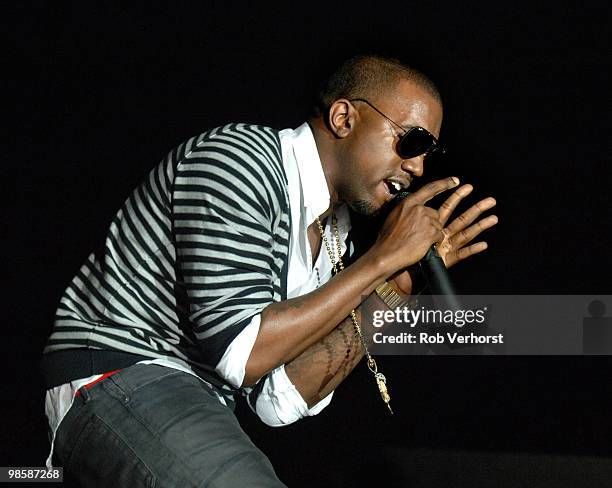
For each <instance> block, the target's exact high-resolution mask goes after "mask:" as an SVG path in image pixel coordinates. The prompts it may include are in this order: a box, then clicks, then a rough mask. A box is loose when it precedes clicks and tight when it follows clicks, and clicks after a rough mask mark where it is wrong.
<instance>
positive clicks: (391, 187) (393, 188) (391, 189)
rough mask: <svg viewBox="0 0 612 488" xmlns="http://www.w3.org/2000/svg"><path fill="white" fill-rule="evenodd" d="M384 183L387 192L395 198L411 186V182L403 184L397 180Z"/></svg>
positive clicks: (388, 180)
mask: <svg viewBox="0 0 612 488" xmlns="http://www.w3.org/2000/svg"><path fill="white" fill-rule="evenodd" d="M384 183H385V187H386V188H387V192H388V193H389V195H391V196H395V195H397V194H398V193H399V192H401V191H402V190H405V189H406V188H408V185H409V184H410V183H409V182H408V183H406V184H402V183H400V182H399V181H397V180H395V179H387V180H384Z"/></svg>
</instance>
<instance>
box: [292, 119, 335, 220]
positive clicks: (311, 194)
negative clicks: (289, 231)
mask: <svg viewBox="0 0 612 488" xmlns="http://www.w3.org/2000/svg"><path fill="white" fill-rule="evenodd" d="M292 145H293V154H294V156H295V160H296V162H297V166H298V170H299V173H300V180H301V183H302V194H303V198H304V201H303V205H304V207H305V208H306V209H307V211H308V213H309V214H310V215H309V217H310V218H311V219H312V220H311V222H312V221H313V220H314V218H315V217H318V216H319V215H321V214H322V213H323V212H325V211H326V210H327V209H328V208H329V205H330V195H329V189H328V188H327V180H326V179H325V173H323V165H322V163H321V158H320V157H319V151H318V150H317V145H316V143H315V139H314V135H313V133H312V130H311V129H310V126H309V125H308V123H307V122H304V123H303V124H302V125H300V126H299V127H298V128H297V129H295V130H294V131H293V144H292Z"/></svg>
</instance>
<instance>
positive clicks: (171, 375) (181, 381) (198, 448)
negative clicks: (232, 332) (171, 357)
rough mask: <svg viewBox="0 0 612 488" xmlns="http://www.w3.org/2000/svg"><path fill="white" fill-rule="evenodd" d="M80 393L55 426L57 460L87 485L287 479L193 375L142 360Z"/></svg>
mask: <svg viewBox="0 0 612 488" xmlns="http://www.w3.org/2000/svg"><path fill="white" fill-rule="evenodd" d="M80 392H81V394H80V396H78V397H77V398H75V401H74V405H73V406H72V407H71V408H70V410H69V411H68V413H67V414H66V417H64V420H63V421H62V423H61V424H60V427H59V429H58V431H57V436H56V440H55V451H54V464H55V465H57V466H63V467H64V469H65V470H66V471H67V472H68V473H70V474H71V475H72V476H74V477H75V478H76V479H78V481H79V482H80V483H81V484H82V485H83V486H86V487H90V486H104V487H105V488H107V487H109V486H117V487H130V488H132V487H139V486H143V487H144V486H146V487H153V486H156V487H185V488H186V487H211V488H226V487H227V488H237V487H238V488H249V487H284V486H285V485H284V484H283V483H281V482H280V481H279V480H278V478H277V477H276V474H275V473H274V470H273V468H272V465H271V464H270V461H269V460H268V458H267V457H266V456H265V455H264V454H263V453H262V452H261V451H260V450H259V449H258V448H257V447H256V446H255V445H254V444H253V443H252V442H251V440H250V439H249V438H248V436H247V435H246V434H245V433H244V432H243V430H242V429H241V427H240V425H239V424H238V421H237V420H236V417H235V416H234V414H233V412H232V411H231V410H230V409H229V408H228V407H226V406H224V405H222V404H221V403H220V402H219V400H218V399H217V398H216V397H215V396H214V394H213V393H212V392H211V390H210V389H209V387H208V386H207V385H206V384H204V383H203V382H202V381H200V380H198V379H197V378H195V377H193V376H192V375H189V374H187V373H184V372H182V371H177V370H173V369H169V368H165V367H162V366H157V365H140V364H136V365H134V366H130V367H128V368H126V369H124V370H122V371H120V372H119V373H117V374H115V375H113V376H110V377H109V378H106V379H105V380H103V381H102V382H100V383H98V384H96V385H94V386H93V387H92V388H91V389H89V390H86V389H84V388H82V389H81V390H80Z"/></svg>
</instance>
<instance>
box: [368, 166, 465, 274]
mask: <svg viewBox="0 0 612 488" xmlns="http://www.w3.org/2000/svg"><path fill="white" fill-rule="evenodd" d="M458 184H459V179H458V178H455V177H450V178H444V179H443V180H437V181H432V182H431V183H428V184H426V185H424V186H423V187H422V188H420V189H419V190H418V191H416V192H414V193H413V194H411V195H409V196H408V197H406V198H405V199H404V200H402V201H401V202H400V203H399V204H398V205H397V206H396V207H395V208H394V209H393V210H392V211H391V212H390V213H389V216H388V217H387V219H386V220H385V222H384V224H383V225H382V227H381V229H380V232H379V234H378V238H377V240H376V242H375V243H374V245H373V246H372V248H371V249H370V251H369V252H373V253H375V254H374V255H375V256H376V257H377V260H378V262H381V263H383V266H384V268H385V269H386V270H387V272H388V274H392V273H394V272H395V271H397V270H400V269H405V268H407V267H408V266H410V265H412V264H415V263H417V262H419V261H420V260H421V259H422V258H423V256H425V254H426V253H427V251H428V250H429V248H430V247H431V246H432V245H433V244H435V243H436V242H441V241H442V240H443V239H444V233H443V232H442V229H443V225H442V223H441V222H440V215H439V213H438V211H437V210H435V209H433V208H429V207H426V206H425V204H426V203H427V202H428V201H429V200H431V199H432V198H434V197H435V196H436V195H439V194H440V193H442V192H445V191H446V190H450V189H451V188H454V187H456V186H457V185H458Z"/></svg>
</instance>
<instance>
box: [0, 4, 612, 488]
mask: <svg viewBox="0 0 612 488" xmlns="http://www.w3.org/2000/svg"><path fill="white" fill-rule="evenodd" d="M245 4H246V2H245ZM245 4H242V3H234V4H225V5H224V6H221V4H220V3H219V4H218V3H217V2H198V3H197V4H193V5H191V4H185V3H181V5H182V6H181V7H175V6H170V5H169V4H166V5H164V6H157V5H152V4H144V3H143V4H139V5H137V4H135V3H132V2H121V3H120V2H114V3H111V2H96V4H95V5H93V3H91V4H87V5H84V2H61V3H60V2H28V3H19V5H18V6H14V7H12V11H5V16H4V19H5V20H4V22H5V23H6V25H7V27H8V30H9V34H10V35H9V38H8V41H7V43H6V45H7V47H8V57H5V70H4V78H5V79H4V81H5V83H6V84H7V86H6V89H5V94H6V95H8V98H9V100H8V102H9V103H8V105H7V106H8V107H10V108H15V109H16V110H15V112H13V111H11V110H9V111H7V112H6V113H5V126H6V127H7V129H9V130H7V131H5V138H6V140H5V147H6V148H7V149H8V151H7V153H5V156H6V159H5V161H4V164H3V165H2V171H3V173H4V176H3V178H2V180H3V187H4V196H5V201H6V202H7V204H8V205H7V207H8V208H6V207H5V222H4V225H3V228H4V231H5V232H4V236H5V237H4V238H3V241H4V243H5V245H6V249H5V251H4V253H3V256H4V266H3V267H4V269H5V276H6V277H5V280H6V281H5V286H6V291H8V293H5V296H8V297H9V300H8V303H5V310H6V311H8V314H7V316H6V317H5V320H4V334H3V341H2V342H3V346H4V349H5V350H4V352H3V357H4V358H5V360H6V364H7V368H6V369H5V370H4V374H3V377H4V378H3V382H2V383H3V386H4V388H3V395H2V401H1V403H2V410H3V411H2V420H3V424H6V425H5V426H3V428H2V436H3V439H2V453H1V454H2V456H1V457H0V464H1V465H4V466H7V465H29V466H33V465H34V466H36V465H38V466H40V465H43V463H44V458H45V457H46V453H47V444H46V431H45V429H46V428H45V419H44V415H43V406H42V405H43V395H44V393H43V391H42V385H41V382H40V379H39V377H38V369H37V368H38V361H39V357H40V353H41V351H42V348H43V347H44V343H45V340H46V338H47V336H48V335H49V333H50V330H51V326H52V322H53V315H54V311H55V307H56V305H57V302H58V300H59V297H60V295H61V293H62V291H63V290H64V288H65V287H66V286H67V284H68V282H69V281H70V279H71V278H72V276H73V274H74V273H75V272H76V271H77V269H78V267H79V266H80V265H81V263H82V262H83V261H84V259H85V258H86V256H87V254H88V253H89V252H90V250H91V249H92V248H93V247H94V246H95V245H97V243H99V242H100V240H101V239H103V237H104V235H105V232H106V227H107V225H108V224H109V223H110V220H111V219H112V217H113V215H114V213H115V212H116V210H117V209H118V208H119V207H120V206H121V204H122V203H123V201H124V199H125V198H126V197H127V195H128V194H129V192H130V191H131V190H132V189H133V188H134V187H135V186H136V185H137V184H138V183H139V181H140V180H141V179H142V178H143V177H144V176H145V175H146V173H147V172H148V170H149V169H150V168H151V167H152V166H153V165H155V164H156V163H157V162H158V161H159V160H160V159H161V158H162V157H163V156H164V155H165V154H166V153H167V152H168V150H169V149H171V148H172V147H174V146H175V145H177V144H178V143H180V142H182V141H183V140H185V139H187V138H188V137H190V136H192V135H194V134H197V133H199V132H201V131H203V130H204V129H206V128H210V127H213V126H217V125H221V124H224V123H226V122H231V121H235V122H239V121H241V122H255V123H262V124H265V125H269V126H272V127H276V128H284V127H295V126H297V125H299V124H300V123H301V122H302V121H303V119H304V117H305V115H306V113H307V110H308V108H309V102H310V95H311V93H312V92H313V90H314V89H315V88H316V86H317V82H318V80H320V78H321V77H322V76H324V75H325V74H326V73H327V72H328V71H329V70H330V69H331V68H333V67H334V66H335V65H336V64H337V63H338V62H339V61H340V60H342V59H344V58H346V57H348V56H351V55H353V54H356V53H361V52H379V53H382V54H388V55H392V56H397V57H401V58H402V59H404V60H405V61H407V62H408V63H411V64H413V65H414V66H415V67H417V68H420V69H422V70H423V71H425V72H426V73H428V74H429V75H430V76H431V77H432V78H433V79H434V80H435V81H436V83H437V84H438V86H439V88H440V90H441V92H442V95H443V99H444V104H445V120H444V124H443V130H442V139H443V140H444V142H445V144H446V145H447V146H448V147H449V149H450V152H449V157H448V158H447V161H446V163H445V166H444V167H442V168H437V170H436V171H435V172H434V171H433V168H430V169H431V170H432V171H431V172H430V173H435V174H442V175H450V174H454V175H458V176H460V177H461V179H462V180H463V181H465V182H470V183H473V184H474V186H475V187H476V192H475V195H476V194H477V195H478V196H481V197H484V196H487V195H493V196H495V197H496V198H497V200H498V206H497V209H496V211H495V213H496V214H497V215H498V216H499V219H500V223H499V225H498V228H496V229H495V230H492V231H490V232H488V236H487V240H488V242H489V244H490V248H489V250H487V251H486V252H485V253H484V254H483V255H481V256H478V257H475V258H473V259H472V260H470V262H465V263H462V264H459V265H457V266H456V268H454V269H453V276H454V277H455V281H456V283H457V284H458V287H459V288H460V290H461V291H463V292H465V293H469V292H488V293H526V294H531V293H541V294H606V293H610V292H612V285H611V284H610V279H609V277H610V273H609V271H610V264H611V262H612V260H611V257H610V252H609V248H610V231H609V223H610V217H611V204H610V195H609V188H610V183H611V177H610V171H609V164H610V150H609V144H608V141H609V135H608V134H609V130H610V110H609V106H608V105H609V104H608V98H609V69H608V65H609V63H608V59H606V57H605V55H606V51H607V47H608V46H607V44H608V38H609V26H610V23H609V20H610V19H609V16H608V14H607V9H605V8H598V7H597V6H596V4H590V5H587V4H582V5H580V6H577V5H576V6H572V5H570V4H567V3H559V2H557V3H555V4H549V5H544V4H537V5H536V3H535V2H532V3H530V4H524V5H519V4H516V3H515V2H506V3H504V4H503V5H498V6H495V7H491V6H487V5H488V4H487V3H484V2H483V3H464V2H454V3H453V4H450V3H449V4H444V5H443V4H441V3H437V2H436V3H435V5H434V4H433V3H432V4H431V5H429V6H428V5H425V4H424V2H377V3H375V4H368V5H367V6H366V5H362V6H360V5H359V4H357V3H351V4H347V5H345V6H330V5H320V6H319V5H315V4H301V5H298V4H295V5H294V4H293V3H290V2H286V3H285V4H278V6H277V7H275V8H272V7H271V6H268V7H267V8H266V9H262V7H261V5H258V4H255V5H257V6H255V5H253V6H249V7H247V6H245ZM428 4H429V3H428ZM427 170H428V168H426V171H427ZM475 198H476V197H473V199H472V201H473V200H474V199H475ZM381 364H384V371H385V373H386V375H387V378H388V379H389V384H390V387H391V389H392V391H391V392H392V395H393V405H394V407H395V410H396V415H395V416H394V417H388V416H387V414H386V412H385V410H384V409H383V407H382V404H381V403H380V400H379V398H377V393H376V391H375V387H374V385H373V384H372V381H371V378H370V377H369V376H368V374H367V371H366V368H365V366H364V365H360V367H358V368H357V369H356V370H355V372H354V373H353V374H352V375H351V376H350V377H349V379H348V380H347V381H346V382H345V383H344V384H343V385H342V386H341V387H340V388H339V389H338V390H337V392H336V395H335V400H334V402H333V403H332V405H331V406H330V407H329V408H328V409H326V410H325V411H324V412H323V413H322V414H320V415H319V416H318V417H315V418H313V419H306V420H304V421H302V422H299V423H297V424H295V425H292V426H289V427H286V428H283V429H271V428H267V427H265V426H263V425H261V424H258V423H257V421H256V420H254V419H253V416H252V415H251V414H250V413H249V412H247V411H246V410H245V409H244V408H240V409H239V415H240V416H239V418H240V420H241V422H242V423H243V424H244V425H245V427H246V429H247V430H248V431H249V433H251V434H252V436H253V439H254V440H255V442H256V443H257V444H258V445H259V446H260V447H262V449H263V450H264V451H265V452H266V453H268V454H269V455H270V458H271V460H272V462H273V464H274V465H275V467H276V469H277V472H278V473H279V475H280V476H281V478H282V479H283V480H285V481H286V482H287V483H288V484H289V485H290V486H302V485H301V484H300V483H305V484H304V486H306V485H307V484H308V483H314V482H321V480H323V479H328V478H326V476H327V475H328V474H329V473H330V472H332V471H333V469H334V466H337V465H338V464H342V465H344V466H348V467H349V469H353V472H359V469H364V468H363V466H364V465H365V464H366V463H370V462H372V460H373V459H375V458H376V455H375V454H373V453H375V452H376V449H377V448H381V447H389V446H400V447H405V448H418V447H430V448H436V449H438V448H445V449H446V448H449V449H462V450H468V451H469V450H477V451H492V452H508V451H509V452H531V453H551V454H578V455H586V454H589V455H609V454H612V449H611V448H610V443H609V435H608V434H609V432H610V431H611V430H612V417H611V416H610V415H609V411H610V407H611V406H612V396H611V395H610V373H609V370H610V366H611V364H610V361H609V359H608V358H601V357H600V358H595V357H475V358H466V357H445V358H444V357H414V358H409V357H385V358H383V359H382V360H381ZM360 466H361V468H359V467H360ZM381 476H382V478H381V479H382V480H385V476H389V477H391V473H390V474H388V475H385V474H382V475H381Z"/></svg>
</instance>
